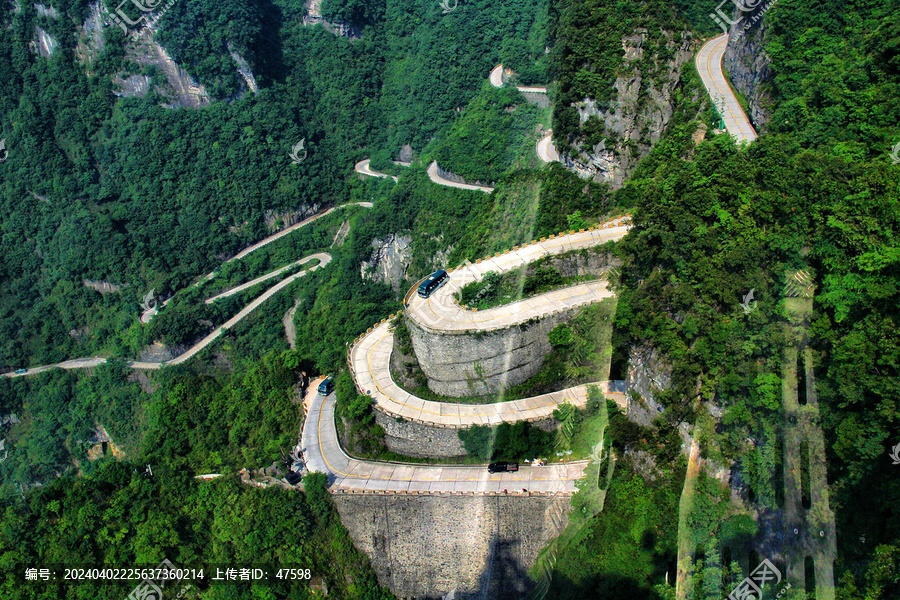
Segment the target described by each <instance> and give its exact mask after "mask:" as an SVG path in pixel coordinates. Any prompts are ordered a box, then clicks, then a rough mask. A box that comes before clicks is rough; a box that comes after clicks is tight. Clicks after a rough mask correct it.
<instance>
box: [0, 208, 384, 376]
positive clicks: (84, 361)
mask: <svg viewBox="0 0 900 600" xmlns="http://www.w3.org/2000/svg"><path fill="white" fill-rule="evenodd" d="M346 206H362V207H364V208H372V203H371V202H349V203H347V204H342V205H340V206H335V207H332V208H330V209H328V210H326V211H324V212H321V213H319V214H316V215H313V216H312V217H310V218H308V219H305V220H303V221H301V222H299V223H297V224H295V225H292V226H290V227H288V228H287V229H283V230H281V231H279V232H277V233H274V234H272V235H270V236H268V237H267V238H265V239H263V240H261V241H260V242H257V243H256V244H253V245H252V246H250V247H248V248H246V249H244V250H242V251H241V252H239V253H237V254H236V255H234V256H233V257H231V258H229V259H228V260H227V261H225V262H226V263H228V262H231V261H233V260H240V259H242V258H244V257H246V256H247V255H248V254H250V253H252V252H255V251H256V250H259V249H260V248H262V247H264V246H266V245H268V244H271V243H272V242H274V241H275V240H278V239H281V238H283V237H284V236H286V235H288V234H290V233H291V232H293V231H296V230H297V229H300V228H301V227H306V226H307V225H309V224H310V223H313V222H314V221H317V220H318V219H321V218H322V217H324V216H326V215H329V214H331V213H332V212H334V211H335V210H338V209H340V208H344V207H346ZM316 259H317V260H319V264H318V265H316V266H313V267H310V268H309V269H306V270H304V271H300V272H299V273H295V274H294V275H291V276H290V277H288V278H287V279H285V280H283V281H280V282H279V283H277V284H275V285H274V286H272V287H271V288H269V289H268V290H266V291H265V292H264V293H263V294H262V295H260V296H259V297H257V298H256V299H254V300H253V301H252V302H250V303H249V304H248V305H247V306H245V307H244V308H243V309H242V310H241V311H240V312H238V314H236V315H235V316H233V317H232V318H231V319H229V320H228V321H226V322H225V323H223V324H222V325H220V326H219V327H216V329H215V330H214V331H213V332H211V333H210V334H209V335H207V336H206V337H205V338H203V339H202V340H200V341H199V342H197V343H196V344H194V345H193V346H192V347H191V348H189V349H188V350H187V351H186V352H184V353H183V354H181V355H179V356H177V357H175V358H174V359H172V360H170V361H167V362H164V363H151V362H142V361H130V362H128V363H127V365H128V366H129V367H131V368H133V369H140V370H156V369H160V368H162V367H163V366H164V365H177V364H181V363H183V362H185V361H187V360H189V359H191V358H192V357H193V356H194V355H196V354H197V353H198V352H200V351H201V350H203V349H204V348H206V347H207V346H209V345H210V344H211V343H212V342H214V341H215V340H216V339H218V337H219V336H220V335H222V333H224V332H225V331H226V330H228V329H230V328H232V327H234V326H235V325H237V324H238V323H239V322H240V321H241V320H243V319H244V318H245V317H246V316H247V315H249V314H250V313H251V312H253V311H254V310H255V309H256V308H258V307H259V306H260V305H261V304H263V303H264V302H265V301H266V300H268V299H269V298H271V297H272V296H274V295H275V294H277V293H278V292H280V291H281V290H283V289H284V288H286V287H287V286H289V285H290V284H291V283H293V282H294V281H296V280H297V279H299V278H301V277H303V276H305V275H306V274H307V273H310V272H312V271H315V270H316V269H320V268H323V267H325V266H326V265H327V264H328V263H329V262H331V255H330V254H327V253H324V252H321V253H316V254H311V255H309V256H307V257H304V258H302V259H300V260H299V261H297V262H295V263H292V264H290V265H287V266H286V267H282V268H280V269H276V270H275V271H272V272H270V273H267V274H266V275H263V276H262V277H259V278H257V279H254V280H253V281H251V282H248V283H246V284H243V285H240V286H237V287H236V288H233V289H231V290H227V291H226V292H223V293H221V294H219V295H218V296H215V297H213V298H210V299H209V300H207V301H206V303H207V304H209V303H211V302H214V301H215V300H217V299H219V298H223V297H226V296H230V295H232V294H236V293H238V292H240V291H243V290H245V289H247V288H249V287H252V286H254V285H256V284H258V283H261V282H262V281H265V280H267V279H271V278H273V277H276V276H278V275H279V274H281V273H283V272H284V271H285V270H287V269H290V268H291V267H293V266H296V265H299V264H305V263H307V262H309V261H312V260H316ZM213 277H215V271H213V272H211V273H208V274H207V275H206V276H204V277H203V279H201V280H200V281H199V282H197V284H195V285H200V284H202V283H203V282H204V281H208V280H210V279H212V278H213ZM171 300H172V299H171V298H170V299H169V300H167V301H166V302H165V303H163V305H165V304H167V303H168V302H170V301H171ZM156 312H157V307H154V308H152V309H151V310H149V311H145V312H144V314H143V315H142V316H141V322H143V323H146V322H147V321H149V319H150V318H152V316H153V315H155V314H156ZM145 317H146V318H147V320H146V321H145V320H144V318H145ZM106 361H107V359H106V358H104V357H99V356H94V357H90V358H74V359H71V360H66V361H63V362H59V363H54V364H51V365H39V366H36V367H30V368H28V369H26V370H25V372H24V373H3V374H0V377H26V376H29V375H36V374H38V373H42V372H44V371H47V370H50V369H57V368H58V369H67V370H72V369H90V368H93V367H96V366H98V365H102V364H103V363H105V362H106Z"/></svg>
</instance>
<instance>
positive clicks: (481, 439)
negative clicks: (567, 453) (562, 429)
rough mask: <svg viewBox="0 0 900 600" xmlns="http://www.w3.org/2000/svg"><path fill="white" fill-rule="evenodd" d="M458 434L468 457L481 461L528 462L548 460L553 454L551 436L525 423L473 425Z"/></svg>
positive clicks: (547, 432)
mask: <svg viewBox="0 0 900 600" xmlns="http://www.w3.org/2000/svg"><path fill="white" fill-rule="evenodd" d="M457 434H458V435H459V439H460V440H462V443H463V447H464V448H465V449H466V452H468V453H469V456H471V457H473V458H476V459H478V460H480V461H483V462H487V461H492V460H523V459H528V460H531V459H533V458H540V457H544V458H547V457H550V456H552V454H553V453H552V450H553V432H550V431H544V430H543V429H541V428H539V427H537V426H535V425H532V424H531V423H528V422H527V421H519V422H517V423H505V422H504V423H501V424H500V425H496V426H494V427H490V426H488V425H473V426H472V427H469V428H468V429H460V430H459V431H458V432H457Z"/></svg>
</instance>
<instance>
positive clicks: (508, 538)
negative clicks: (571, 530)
mask: <svg viewBox="0 0 900 600" xmlns="http://www.w3.org/2000/svg"><path fill="white" fill-rule="evenodd" d="M332 497H333V499H334V502H335V505H336V506H337V509H338V512H339V513H340V515H341V521H342V522H343V523H344V525H345V526H346V527H347V529H348V530H349V532H350V536H351V538H352V539H353V541H354V543H355V544H356V546H357V548H359V549H360V550H361V551H362V552H364V553H366V554H367V555H368V556H369V558H370V559H371V561H372V566H373V567H374V568H375V572H376V573H377V574H378V580H379V583H381V585H383V586H385V587H387V588H388V589H390V590H391V591H392V592H393V593H394V594H395V595H396V596H398V597H399V598H440V597H442V596H443V595H446V594H447V593H449V592H450V591H452V590H455V596H456V598H457V600H463V599H468V598H472V599H474V598H491V599H499V600H507V599H513V598H515V599H519V598H527V597H528V592H529V590H530V587H531V585H532V582H531V580H530V579H529V578H528V575H527V570H528V569H529V568H530V567H531V566H532V565H533V564H534V561H535V559H536V557H537V554H538V552H539V551H540V549H541V548H542V547H543V546H544V545H545V544H546V543H547V541H548V540H549V539H550V538H552V537H555V536H556V535H558V534H559V531H558V530H557V529H556V526H555V525H553V519H552V518H550V517H549V515H550V513H551V512H552V511H553V509H554V508H555V509H556V510H560V508H561V509H562V510H563V514H565V515H567V514H568V510H569V508H570V506H569V498H568V497H553V496H549V497H548V496H544V497H533V496H532V497H529V496H503V495H500V496H457V497H453V496H397V495H384V496H377V495H370V494H365V495H362V494H360V495H354V494H335V495H334V496H332ZM564 522H565V519H563V525H564Z"/></svg>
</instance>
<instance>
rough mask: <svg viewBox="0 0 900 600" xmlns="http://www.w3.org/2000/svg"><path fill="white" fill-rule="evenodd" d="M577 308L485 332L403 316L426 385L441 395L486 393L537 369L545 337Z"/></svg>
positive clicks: (545, 346)
mask: <svg viewBox="0 0 900 600" xmlns="http://www.w3.org/2000/svg"><path fill="white" fill-rule="evenodd" d="M578 310H580V309H578V308H575V309H571V310H567V311H561V312H559V313H556V314H551V315H548V316H547V317H545V318H543V319H541V320H539V321H537V322H530V323H529V322H526V323H522V324H520V325H513V326H512V327H509V328H506V329H498V330H495V331H489V332H484V333H476V332H472V331H459V332H456V331H444V332H440V333H433V332H430V331H426V330H424V329H422V328H420V327H419V325H418V324H416V323H415V322H414V321H412V320H410V319H409V318H406V326H407V328H408V329H409V333H410V337H411V338H412V343H413V348H414V349H415V351H416V358H417V359H418V361H419V366H420V367H421V368H422V372H424V373H425V376H426V377H427V378H428V387H429V388H430V389H431V390H432V391H434V392H435V393H437V394H441V395H442V396H450V397H460V396H484V395H488V394H496V393H497V392H499V391H500V390H502V389H504V388H506V387H509V386H513V385H517V384H519V383H522V382H523V381H525V380H526V379H528V378H529V377H531V376H532V375H534V374H535V373H537V372H538V371H539V370H540V368H541V365H542V364H543V362H544V357H545V356H546V355H547V354H548V353H549V352H550V350H551V346H550V342H549V341H548V339H547V336H548V334H549V333H550V331H551V330H552V329H553V328H554V327H556V326H557V325H559V324H560V323H564V322H567V321H569V320H571V319H572V317H573V316H574V315H575V313H576V312H577V311H578Z"/></svg>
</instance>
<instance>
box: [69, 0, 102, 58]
mask: <svg viewBox="0 0 900 600" xmlns="http://www.w3.org/2000/svg"><path fill="white" fill-rule="evenodd" d="M101 52H103V17H102V16H101V14H100V3H99V2H92V3H91V4H90V5H88V16H87V18H86V19H85V20H84V23H83V24H82V26H81V28H80V30H79V32H78V44H77V45H76V46H75V56H77V57H78V61H79V62H80V63H81V64H87V63H89V62H91V61H92V60H94V58H96V57H97V56H99V55H100V53H101Z"/></svg>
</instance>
